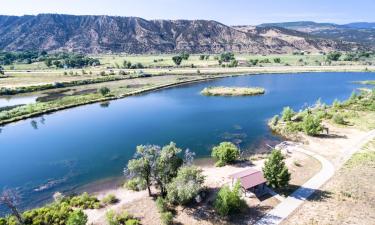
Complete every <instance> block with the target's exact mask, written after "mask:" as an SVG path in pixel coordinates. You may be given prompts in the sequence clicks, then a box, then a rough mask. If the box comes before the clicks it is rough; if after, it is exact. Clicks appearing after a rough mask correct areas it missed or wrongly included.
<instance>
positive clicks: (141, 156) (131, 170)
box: [125, 145, 161, 196]
mask: <svg viewBox="0 0 375 225" xmlns="http://www.w3.org/2000/svg"><path fill="white" fill-rule="evenodd" d="M160 151H161V150H160V147H159V146H156V145H139V146H137V152H136V155H135V159H132V160H130V161H129V162H128V166H127V169H126V170H125V173H126V174H128V175H129V176H131V177H139V178H140V179H143V180H144V181H145V183H146V187H147V189H148V194H149V196H151V189H150V186H151V182H152V175H153V173H154V171H155V169H156V164H157V160H158V158H159V155H160Z"/></svg>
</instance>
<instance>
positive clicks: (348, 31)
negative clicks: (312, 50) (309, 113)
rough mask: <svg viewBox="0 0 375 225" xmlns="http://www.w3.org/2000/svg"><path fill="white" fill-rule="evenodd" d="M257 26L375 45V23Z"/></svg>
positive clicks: (372, 46) (286, 23)
mask: <svg viewBox="0 0 375 225" xmlns="http://www.w3.org/2000/svg"><path fill="white" fill-rule="evenodd" d="M259 27H280V28H285V29H291V30H296V31H300V32H306V33H309V34H311V35H313V36H315V37H319V38H325V39H331V40H341V41H347V42H357V43H359V44H362V45H365V46H369V47H371V48H374V47H375V23H365V22H357V23H349V24H343V25H339V24H334V23H315V22H311V21H299V22H285V23H265V24H261V25H259Z"/></svg>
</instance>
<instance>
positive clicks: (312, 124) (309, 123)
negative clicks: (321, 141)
mask: <svg viewBox="0 0 375 225" xmlns="http://www.w3.org/2000/svg"><path fill="white" fill-rule="evenodd" d="M302 129H303V131H304V132H305V134H307V135H309V136H314V135H318V134H319V133H320V132H322V130H323V127H322V125H321V121H320V119H319V118H317V117H314V116H312V115H310V114H308V115H306V116H305V118H304V119H303V121H302Z"/></svg>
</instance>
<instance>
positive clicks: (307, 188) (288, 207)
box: [256, 130, 375, 225]
mask: <svg viewBox="0 0 375 225" xmlns="http://www.w3.org/2000/svg"><path fill="white" fill-rule="evenodd" d="M373 138H375V130H372V131H370V132H369V133H367V134H366V135H365V136H364V137H363V138H362V139H361V140H360V141H359V142H357V143H355V144H354V145H353V146H349V147H348V148H347V149H345V150H344V154H343V157H342V160H343V162H342V164H343V163H344V162H346V161H347V160H348V159H350V157H351V155H352V154H354V153H355V152H356V151H358V150H360V149H361V147H362V146H363V145H364V144H366V143H367V142H368V141H370V140H372V139H373ZM288 150H289V151H298V152H302V153H305V154H307V155H310V156H312V157H314V158H315V159H317V160H318V161H319V162H320V163H321V164H322V169H321V170H320V171H319V173H317V174H316V175H315V176H314V177H312V178H311V179H310V180H308V181H307V182H306V183H305V184H303V185H302V186H301V187H300V188H298V189H297V190H296V191H295V192H293V193H292V194H291V195H290V196H289V197H287V198H286V199H285V200H284V201H282V202H281V203H280V204H279V205H277V206H276V207H275V208H274V209H273V210H271V211H270V212H268V213H267V214H266V215H265V216H264V217H263V218H262V219H260V220H259V221H258V222H257V223H256V225H266V224H267V225H269V224H280V223H281V222H282V221H283V220H284V219H286V218H287V217H288V216H289V215H290V214H291V213H292V212H293V211H294V210H296V209H297V208H298V207H299V206H301V205H302V203H303V202H304V201H305V200H306V199H307V198H308V197H310V196H311V195H312V194H313V193H314V191H315V190H318V189H319V188H320V187H321V186H322V185H323V184H325V183H326V182H327V181H328V180H329V179H330V178H331V177H332V176H333V175H334V173H335V168H334V167H333V165H332V163H331V162H329V161H328V160H327V159H325V158H324V157H322V156H321V155H318V154H316V153H314V152H311V151H307V150H305V149H302V148H300V147H298V146H292V147H291V146H288Z"/></svg>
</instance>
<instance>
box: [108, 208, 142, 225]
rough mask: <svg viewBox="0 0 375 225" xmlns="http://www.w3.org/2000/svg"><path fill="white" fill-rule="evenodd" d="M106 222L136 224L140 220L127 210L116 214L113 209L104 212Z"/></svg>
mask: <svg viewBox="0 0 375 225" xmlns="http://www.w3.org/2000/svg"><path fill="white" fill-rule="evenodd" d="M106 218H107V222H108V224H109V225H138V224H140V221H139V220H138V219H136V218H134V217H133V216H131V215H129V214H128V213H127V212H122V213H121V214H116V213H115V212H114V211H113V210H109V211H108V212H107V213H106Z"/></svg>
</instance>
